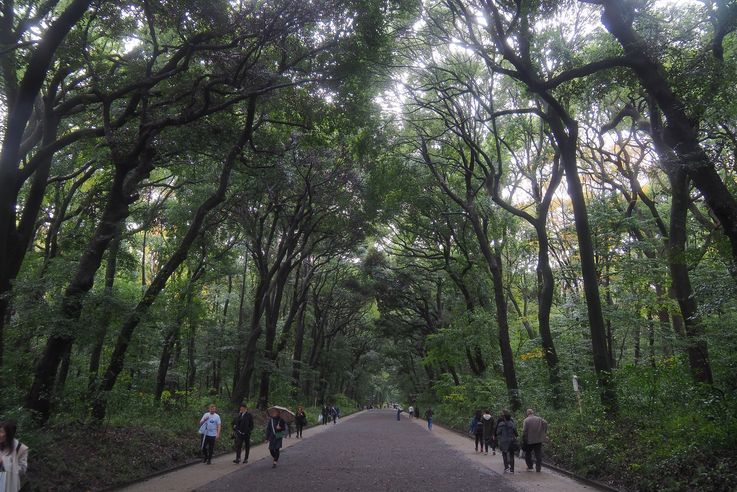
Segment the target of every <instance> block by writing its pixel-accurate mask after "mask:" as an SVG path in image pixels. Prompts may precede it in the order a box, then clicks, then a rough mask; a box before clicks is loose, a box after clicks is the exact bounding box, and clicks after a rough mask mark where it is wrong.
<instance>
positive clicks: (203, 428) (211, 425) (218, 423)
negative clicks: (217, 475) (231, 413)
mask: <svg viewBox="0 0 737 492" xmlns="http://www.w3.org/2000/svg"><path fill="white" fill-rule="evenodd" d="M208 408H209V411H208V412H206V413H205V415H203V416H202V418H201V419H200V432H201V433H202V462H203V463H207V464H208V465H211V464H212V453H213V451H214V449H215V441H217V440H218V439H220V429H221V427H222V420H220V415H218V414H217V413H215V411H216V410H217V407H215V405H214V404H210V406H209V407H208Z"/></svg>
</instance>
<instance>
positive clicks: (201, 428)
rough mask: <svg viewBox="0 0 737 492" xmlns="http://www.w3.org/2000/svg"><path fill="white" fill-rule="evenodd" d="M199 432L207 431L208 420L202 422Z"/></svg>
mask: <svg viewBox="0 0 737 492" xmlns="http://www.w3.org/2000/svg"><path fill="white" fill-rule="evenodd" d="M198 432H199V433H200V434H205V433H206V432H207V420H205V421H204V422H202V425H200V430H199V431H198Z"/></svg>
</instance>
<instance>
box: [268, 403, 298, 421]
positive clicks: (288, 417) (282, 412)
mask: <svg viewBox="0 0 737 492" xmlns="http://www.w3.org/2000/svg"><path fill="white" fill-rule="evenodd" d="M274 410H277V411H278V412H279V417H281V418H282V420H284V422H287V423H289V422H294V418H295V417H294V413H292V411H291V410H290V409H288V408H286V407H280V406H278V405H272V406H270V407H269V408H267V409H266V413H268V414H269V415H271V413H272V412H273V411H274Z"/></svg>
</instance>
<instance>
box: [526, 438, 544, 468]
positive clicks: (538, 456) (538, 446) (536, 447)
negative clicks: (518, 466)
mask: <svg viewBox="0 0 737 492" xmlns="http://www.w3.org/2000/svg"><path fill="white" fill-rule="evenodd" d="M542 448H543V444H542V443H541V442H538V443H535V444H528V445H527V451H525V462H526V463H527V468H529V469H530V470H531V469H532V453H533V452H534V453H535V470H537V471H540V468H541V467H542V462H543V460H542Z"/></svg>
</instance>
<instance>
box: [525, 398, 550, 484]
mask: <svg viewBox="0 0 737 492" xmlns="http://www.w3.org/2000/svg"><path fill="white" fill-rule="evenodd" d="M547 433H548V423H547V422H546V421H545V419H541V418H540V417H538V416H537V415H535V412H534V411H533V410H532V409H531V408H528V409H527V418H526V419H525V421H524V423H523V424H522V442H523V444H524V449H525V462H526V463H527V469H528V470H529V471H532V453H533V452H534V453H535V471H538V472H539V471H540V467H541V465H542V446H543V442H544V441H545V439H546V437H547Z"/></svg>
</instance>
